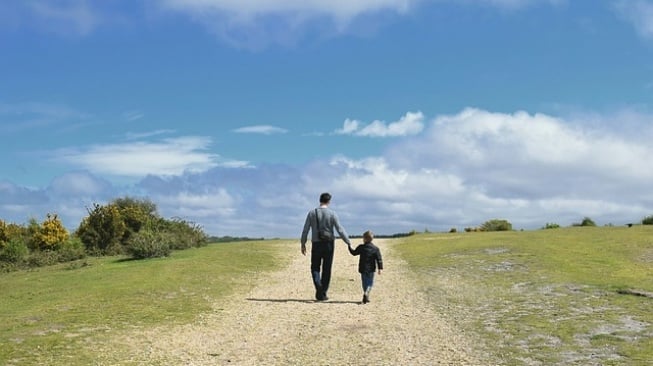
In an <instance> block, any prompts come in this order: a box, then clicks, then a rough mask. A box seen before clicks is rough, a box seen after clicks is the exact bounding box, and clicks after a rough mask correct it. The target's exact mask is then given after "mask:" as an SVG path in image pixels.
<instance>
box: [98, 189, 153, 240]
mask: <svg viewBox="0 0 653 366" xmlns="http://www.w3.org/2000/svg"><path fill="white" fill-rule="evenodd" d="M109 205H110V206H114V207H116V208H117V209H118V212H120V217H121V218H122V221H123V222H124V223H125V232H124V234H123V236H122V238H121V240H120V241H121V244H122V245H127V243H128V242H129V238H130V237H131V236H132V235H134V234H136V233H137V232H139V231H140V230H141V228H142V227H144V226H146V225H147V224H148V223H149V222H151V221H152V220H156V219H158V217H159V216H158V215H157V213H156V205H155V204H154V203H152V201H150V200H147V199H137V198H131V197H124V198H118V199H115V200H113V201H112V202H111V203H110V204H109Z"/></svg>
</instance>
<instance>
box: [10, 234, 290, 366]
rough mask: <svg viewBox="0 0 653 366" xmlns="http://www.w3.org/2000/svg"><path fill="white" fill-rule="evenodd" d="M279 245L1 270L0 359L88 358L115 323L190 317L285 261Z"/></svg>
mask: <svg viewBox="0 0 653 366" xmlns="http://www.w3.org/2000/svg"><path fill="white" fill-rule="evenodd" d="M279 245H280V242H279V241H265V242H244V243H238V244H235V243H233V244H219V245H218V244H216V245H209V246H207V247H203V248H196V249H188V250H184V251H176V252H174V253H173V255H172V256H171V257H169V258H160V259H151V260H144V261H135V260H125V259H124V258H123V257H103V258H88V259H85V260H82V261H78V262H73V263H69V264H62V265H57V266H52V267H43V268H39V269H36V270H33V271H19V272H12V273H5V274H0V309H1V310H0V365H42V364H62V365H90V364H93V350H92V349H89V348H88V347H87V344H88V343H89V342H88V341H90V340H92V341H97V340H101V339H103V337H105V336H106V335H107V334H109V333H110V332H111V331H113V330H120V329H126V328H130V327H132V328H139V327H147V326H150V325H154V324H166V323H170V324H172V323H177V322H188V321H191V320H192V319H194V318H195V317H197V316H198V314H200V313H202V312H206V311H209V310H210V306H211V304H212V303H213V302H215V301H216V300H217V299H220V298H222V297H224V296H227V295H228V294H230V293H232V292H233V291H236V290H238V289H240V290H242V289H243V288H246V287H251V286H254V285H255V279H256V277H257V275H259V274H260V273H261V272H264V271H269V270H273V269H274V268H277V267H278V266H281V265H283V263H280V261H279V259H278V258H277V257H276V256H275V253H277V252H278V250H279V249H278V246H279ZM90 343H92V342H90ZM67 359H68V360H70V361H69V362H67V361H66V360H67ZM55 360H56V361H55Z"/></svg>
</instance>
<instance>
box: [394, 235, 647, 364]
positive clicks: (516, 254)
mask: <svg viewBox="0 0 653 366" xmlns="http://www.w3.org/2000/svg"><path fill="white" fill-rule="evenodd" d="M397 248H398V250H399V253H400V254H401V256H402V257H403V258H405V259H406V260H407V261H408V263H409V264H410V266H411V267H412V268H413V269H414V270H415V273H416V274H417V280H418V282H419V283H420V284H421V286H422V288H423V289H424V290H425V291H426V292H427V293H428V294H429V296H430V297H431V299H432V303H433V304H434V306H436V307H437V308H438V310H439V311H440V312H442V313H444V314H446V315H447V316H449V317H450V318H451V319H454V321H457V322H459V323H460V324H461V325H462V326H464V327H465V328H466V329H469V330H471V331H473V332H474V333H476V334H478V335H479V337H480V339H482V340H483V341H484V342H483V343H484V344H485V349H486V350H487V351H488V352H489V353H491V354H493V355H494V357H496V358H497V360H498V361H499V362H502V363H504V364H507V365H522V364H524V363H525V362H532V363H535V364H538V363H540V364H547V365H548V364H570V363H577V364H602V365H611V364H615V365H617V364H618V365H645V364H647V362H649V361H648V360H651V359H653V312H652V311H651V310H652V309H653V299H651V298H647V297H640V296H631V295H622V294H619V293H618V290H624V289H636V290H638V291H643V292H653V227H650V226H635V227H632V228H626V227H623V228H621V227H577V228H565V229H551V230H537V231H524V232H493V233H457V234H454V233H452V234H430V235H426V234H424V235H417V236H414V237H410V238H407V239H404V240H403V241H402V242H401V243H400V244H399V245H398V246H397ZM596 362H600V363H596Z"/></svg>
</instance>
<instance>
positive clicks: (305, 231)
mask: <svg viewBox="0 0 653 366" xmlns="http://www.w3.org/2000/svg"><path fill="white" fill-rule="evenodd" d="M310 228H311V213H310V212H309V213H308V214H307V215H306V221H305V222H304V229H302V237H301V240H300V241H301V244H302V245H301V251H302V254H303V255H306V241H307V240H308V230H309V229H310Z"/></svg>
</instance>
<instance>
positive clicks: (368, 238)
mask: <svg viewBox="0 0 653 366" xmlns="http://www.w3.org/2000/svg"><path fill="white" fill-rule="evenodd" d="M372 239H374V233H373V232H371V231H370V230H367V231H366V232H364V233H363V241H364V242H366V243H369V242H371V241H372Z"/></svg>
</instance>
